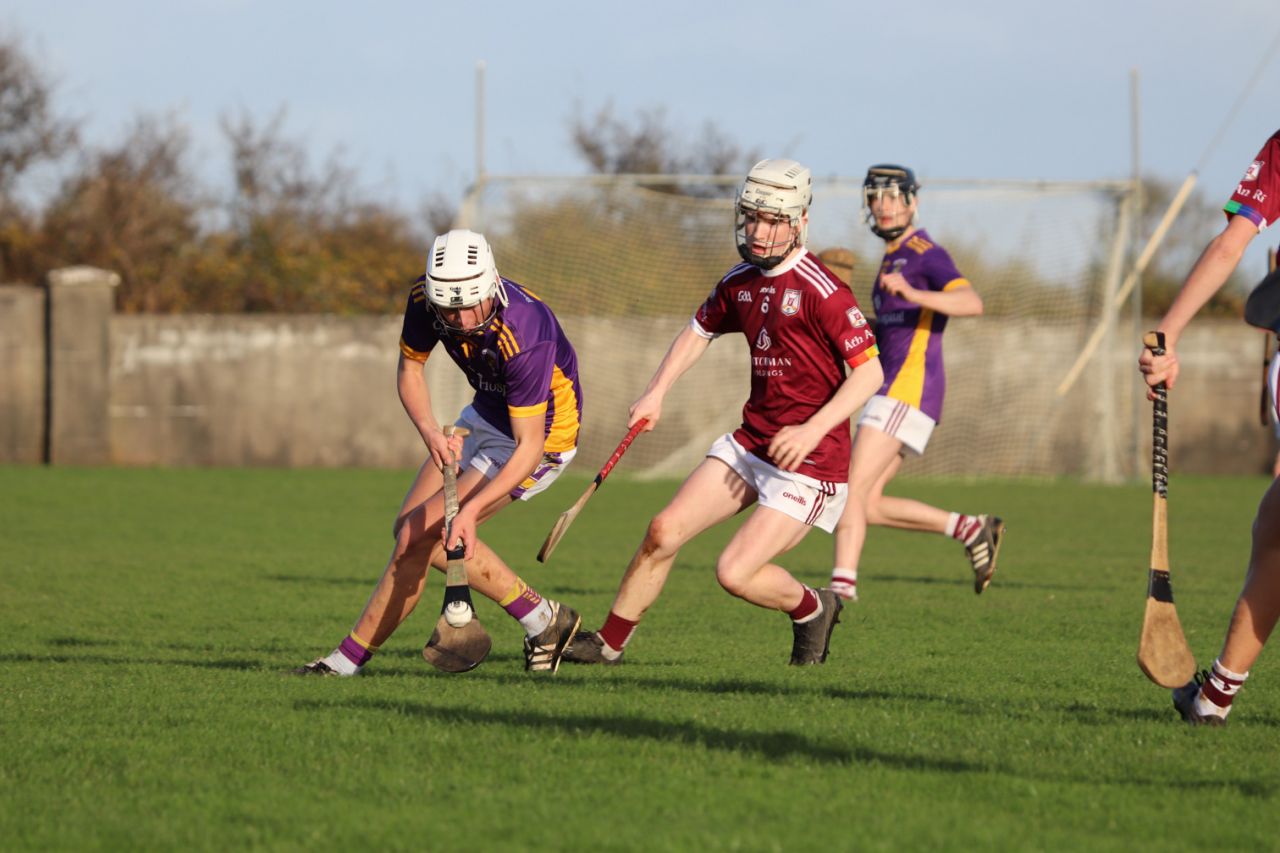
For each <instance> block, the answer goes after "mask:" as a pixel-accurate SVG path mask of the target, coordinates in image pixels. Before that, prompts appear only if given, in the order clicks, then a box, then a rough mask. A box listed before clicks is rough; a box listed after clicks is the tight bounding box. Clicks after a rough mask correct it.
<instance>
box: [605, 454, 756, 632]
mask: <svg viewBox="0 0 1280 853" xmlns="http://www.w3.org/2000/svg"><path fill="white" fill-rule="evenodd" d="M755 499H756V494H755V491H754V490H753V489H751V488H750V487H749V486H747V484H746V483H745V482H743V480H742V478H741V477H739V476H738V475H737V474H736V473H734V471H733V470H732V469H731V468H729V466H728V465H726V464H724V463H723V462H721V461H720V460H719V459H704V460H703V461H702V463H701V464H700V465H698V467H697V468H695V469H694V470H693V473H692V474H690V475H689V477H688V479H686V480H685V481H684V483H683V484H682V485H681V486H680V489H679V490H678V491H677V492H676V494H675V496H674V497H673V498H672V499H671V502H670V503H669V504H667V505H666V507H664V508H663V509H662V511H660V512H659V513H658V514H657V515H656V516H654V517H653V519H652V520H651V521H650V522H649V527H648V528H647V529H646V530H645V534H644V539H643V541H641V543H640V547H639V548H637V549H636V553H635V555H634V556H632V558H631V562H630V564H628V566H627V571H626V573H625V574H624V575H623V576H622V584H621V585H620V586H619V587H618V594H617V596H616V597H615V598H614V600H613V608H612V610H613V612H615V613H617V614H618V615H619V616H623V617H626V618H627V619H630V620H633V621H638V620H639V619H640V617H641V616H643V615H644V613H645V611H646V610H648V609H649V607H650V605H652V604H653V602H655V601H657V600H658V596H659V594H661V592H662V587H663V585H664V584H666V582H667V575H668V574H670V572H671V565H672V563H674V562H675V559H676V555H677V554H679V553H680V549H681V548H683V547H684V545H685V543H686V542H688V541H689V540H690V539H692V538H693V537H695V536H697V535H698V534H699V533H701V532H702V531H704V530H706V529H707V528H709V527H714V526H715V525H717V524H719V523H720V522H722V521H725V520H726V519H729V518H732V517H733V516H734V515H736V514H737V513H739V512H741V511H742V510H743V509H744V508H745V507H748V506H750V505H751V503H752V502H753V501H755Z"/></svg>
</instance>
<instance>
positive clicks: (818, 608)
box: [787, 586, 822, 622]
mask: <svg viewBox="0 0 1280 853" xmlns="http://www.w3.org/2000/svg"><path fill="white" fill-rule="evenodd" d="M821 612H822V602H821V601H819V600H818V593H817V592H815V591H814V590H813V589H812V588H810V587H807V586H806V587H805V588H804V596H803V597H801V599H800V603H799V604H797V605H796V606H795V609H794V610H790V611H788V613H787V615H788V616H790V617H791V621H792V622H808V621H809V620H810V619H812V618H813V617H815V616H817V615H818V614H819V613H821Z"/></svg>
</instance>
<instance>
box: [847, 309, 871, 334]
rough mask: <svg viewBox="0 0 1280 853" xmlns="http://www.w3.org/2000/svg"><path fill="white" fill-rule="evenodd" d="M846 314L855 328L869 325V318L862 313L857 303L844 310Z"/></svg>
mask: <svg viewBox="0 0 1280 853" xmlns="http://www.w3.org/2000/svg"><path fill="white" fill-rule="evenodd" d="M844 315H845V316H846V317H848V318H849V325H851V326H853V327H854V328H855V329H861V328H862V327H863V326H865V325H867V318H866V317H864V316H863V315H862V311H861V310H860V309H859V308H858V307H857V306H856V305H855V306H854V307H853V308H850V309H849V310H848V311H846V312H844Z"/></svg>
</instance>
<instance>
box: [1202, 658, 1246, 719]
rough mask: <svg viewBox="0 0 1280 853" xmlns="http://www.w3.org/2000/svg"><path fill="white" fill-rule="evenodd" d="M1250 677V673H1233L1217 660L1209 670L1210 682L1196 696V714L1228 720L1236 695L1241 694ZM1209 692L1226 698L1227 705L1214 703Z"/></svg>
mask: <svg viewBox="0 0 1280 853" xmlns="http://www.w3.org/2000/svg"><path fill="white" fill-rule="evenodd" d="M1248 677H1249V673H1247V672H1244V673H1241V672H1232V671H1231V670H1229V669H1227V668H1226V667H1225V666H1223V665H1222V664H1221V663H1219V662H1218V661H1216V660H1215V661H1214V662H1213V666H1212V667H1210V669H1209V678H1208V680H1207V681H1206V682H1205V683H1204V684H1203V685H1202V686H1201V687H1200V692H1199V693H1197V694H1196V703H1195V707H1196V713H1197V714H1213V715H1214V716H1216V717H1222V718H1223V719H1226V717H1227V714H1230V713H1231V704H1232V701H1233V700H1234V699H1235V698H1236V694H1237V693H1239V692H1240V687H1241V686H1242V685H1243V684H1244V682H1245V679H1247V678H1248ZM1208 690H1212V691H1213V692H1214V693H1215V694H1217V695H1220V696H1222V697H1225V699H1226V702H1227V704H1226V705H1219V704H1218V703H1217V702H1214V701H1213V700H1212V699H1210V698H1209V697H1208V696H1206V695H1205V693H1206V691H1208Z"/></svg>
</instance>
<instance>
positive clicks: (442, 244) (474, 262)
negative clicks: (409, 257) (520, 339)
mask: <svg viewBox="0 0 1280 853" xmlns="http://www.w3.org/2000/svg"><path fill="white" fill-rule="evenodd" d="M491 297H496V298H495V299H494V303H493V312H492V313H491V314H490V315H489V317H488V318H487V319H486V320H485V322H484V324H482V327H483V325H487V324H488V323H489V321H490V320H492V319H493V316H494V314H496V313H497V311H498V307H499V305H506V304H507V290H506V288H505V287H504V286H503V284H502V278H501V277H500V276H499V275H498V268H497V266H496V265H495V264H494V262H493V250H492V249H490V248H489V242H488V241H487V240H485V239H484V235H482V234H477V233H476V232H474V231H468V230H466V229H462V228H460V229H457V230H454V231H450V232H449V233H448V234H441V235H440V236H439V237H437V238H436V240H435V243H433V244H432V246H431V252H430V254H428V255H427V298H428V299H429V300H430V301H431V305H432V306H433V307H434V308H435V309H436V316H437V317H439V315H440V311H439V309H441V308H469V307H471V306H472V305H479V304H480V303H481V302H483V301H484V300H486V299H489V298H491ZM440 322H441V324H443V325H444V326H445V327H446V328H448V329H450V330H454V331H456V329H454V327H452V326H450V325H449V324H448V323H445V321H444V318H442V317H441V318H440Z"/></svg>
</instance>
